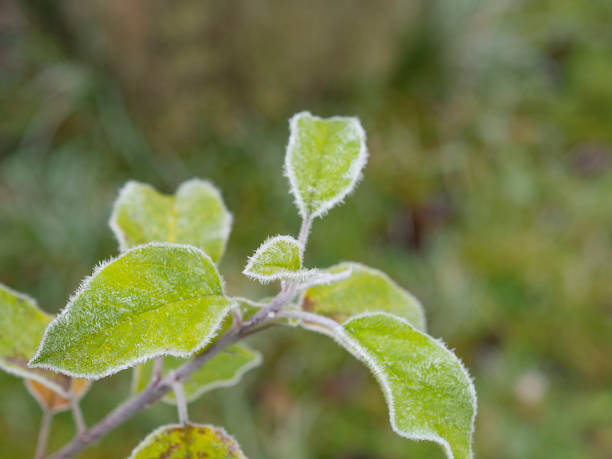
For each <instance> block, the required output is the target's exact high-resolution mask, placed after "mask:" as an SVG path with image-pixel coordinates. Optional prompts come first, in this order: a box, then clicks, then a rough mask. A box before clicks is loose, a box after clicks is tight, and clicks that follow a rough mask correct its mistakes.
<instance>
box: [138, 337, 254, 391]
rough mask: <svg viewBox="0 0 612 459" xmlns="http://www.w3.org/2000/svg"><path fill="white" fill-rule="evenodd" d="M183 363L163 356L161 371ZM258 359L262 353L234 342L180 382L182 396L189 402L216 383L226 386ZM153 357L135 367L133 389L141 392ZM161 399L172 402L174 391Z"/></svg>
mask: <svg viewBox="0 0 612 459" xmlns="http://www.w3.org/2000/svg"><path fill="white" fill-rule="evenodd" d="M184 363H185V360H184V359H180V358H177V357H166V358H164V363H163V369H162V374H164V375H166V374H168V373H169V372H170V371H172V370H175V369H177V368H178V367H180V366H181V365H182V364H184ZM260 363H261V354H260V353H259V352H257V351H254V350H253V349H251V348H249V347H248V346H246V345H244V344H234V345H232V346H229V347H228V348H226V349H224V350H223V351H222V352H220V353H219V354H217V355H216V356H215V357H213V358H212V359H211V360H210V361H208V362H206V365H203V366H202V367H200V368H199V369H198V370H196V372H195V373H192V374H191V376H190V377H189V378H188V379H187V380H185V381H184V382H183V390H184V391H185V398H186V399H187V401H188V402H192V401H194V400H196V399H198V398H199V397H200V396H201V395H203V394H205V393H206V392H209V391H211V390H213V389H217V388H219V387H229V386H233V385H235V384H237V383H238V382H239V381H240V379H241V378H242V375H244V374H245V373H246V372H247V371H249V370H251V369H252V368H255V367H256V366H258V365H259V364H260ZM152 374H153V361H148V362H146V363H143V364H141V365H138V366H137V367H136V368H134V375H133V378H134V379H133V380H132V391H133V392H134V393H136V392H140V391H141V390H143V389H144V388H145V387H147V384H149V381H150V380H151V376H152ZM163 400H164V401H165V402H167V403H175V399H174V393H173V392H169V393H168V394H167V395H166V396H165V397H164V398H163Z"/></svg>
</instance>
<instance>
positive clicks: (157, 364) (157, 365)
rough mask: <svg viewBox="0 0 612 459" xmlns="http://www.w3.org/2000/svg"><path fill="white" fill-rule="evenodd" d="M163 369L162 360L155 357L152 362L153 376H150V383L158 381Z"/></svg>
mask: <svg viewBox="0 0 612 459" xmlns="http://www.w3.org/2000/svg"><path fill="white" fill-rule="evenodd" d="M163 368H164V358H163V357H161V356H160V357H157V358H156V359H155V361H154V362H153V375H152V376H151V383H153V382H156V381H159V380H160V379H161V377H162V370H163Z"/></svg>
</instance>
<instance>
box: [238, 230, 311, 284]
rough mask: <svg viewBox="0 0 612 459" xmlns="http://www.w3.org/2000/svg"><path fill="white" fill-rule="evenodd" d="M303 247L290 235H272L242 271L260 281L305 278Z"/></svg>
mask: <svg viewBox="0 0 612 459" xmlns="http://www.w3.org/2000/svg"><path fill="white" fill-rule="evenodd" d="M302 249H303V248H302V245H301V244H300V243H299V242H298V241H297V240H295V239H294V238H292V237H290V236H275V237H272V238H270V239H268V240H267V241H265V242H264V243H263V244H262V245H261V246H260V247H259V248H258V249H257V251H256V252H255V253H254V254H253V256H252V257H250V258H249V261H248V263H247V265H246V267H245V268H244V271H242V272H243V274H245V275H246V276H248V277H251V278H253V279H257V280H258V281H260V282H270V281H273V280H279V279H283V280H284V279H300V278H303V277H304V275H305V271H304V270H302V269H301V268H302Z"/></svg>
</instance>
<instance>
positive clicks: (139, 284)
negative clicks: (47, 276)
mask: <svg viewBox="0 0 612 459" xmlns="http://www.w3.org/2000/svg"><path fill="white" fill-rule="evenodd" d="M229 307H230V301H229V300H228V299H227V298H226V297H225V296H224V293H223V284H222V280H221V277H220V276H219V273H218V272H217V268H216V266H215V264H214V263H213V262H212V260H211V259H210V257H209V256H208V255H206V254H205V253H204V252H203V251H202V250H200V249H197V248H195V247H192V246H186V245H178V244H170V243H165V244H162V243H150V244H147V245H143V246H138V247H136V248H134V249H131V250H128V251H127V252H125V253H124V254H122V255H121V256H119V257H118V258H115V259H113V260H110V261H109V262H107V263H104V264H102V265H101V266H99V267H98V268H97V269H96V270H95V271H94V273H93V275H92V276H91V277H90V278H88V279H86V280H85V281H84V282H83V283H82V284H81V286H80V288H79V289H78V290H77V292H76V293H75V294H74V296H73V297H72V299H71V300H70V302H69V303H68V305H67V306H66V308H64V310H63V311H62V313H61V314H60V315H59V316H58V317H56V318H55V319H54V320H53V321H52V322H51V323H50V324H49V326H48V327H47V330H46V331H45V336H44V338H43V340H42V343H41V345H40V347H39V348H38V351H37V353H36V355H35V356H34V358H33V359H32V360H31V361H30V365H32V366H36V367H43V368H49V369H53V370H57V371H61V372H63V373H66V374H69V375H71V376H76V377H85V378H89V379H97V378H101V377H104V376H107V375H109V374H112V373H115V372H117V371H119V370H121V369H124V368H127V367H129V366H132V365H134V364H136V363H138V362H142V361H144V360H146V359H149V358H151V357H156V356H159V355H166V354H168V355H174V356H178V357H187V356H189V355H191V354H192V353H194V352H196V351H198V350H199V349H202V348H203V347H204V346H205V345H206V344H207V343H208V342H209V341H210V340H211V339H212V338H213V337H214V336H215V334H216V332H217V330H218V328H219V326H220V324H221V322H222V321H223V319H224V318H225V316H226V315H227V313H228V311H229Z"/></svg>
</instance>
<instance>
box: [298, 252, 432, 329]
mask: <svg viewBox="0 0 612 459" xmlns="http://www.w3.org/2000/svg"><path fill="white" fill-rule="evenodd" d="M348 269H350V270H351V271H350V276H348V277H347V278H346V279H344V280H339V281H337V282H334V283H333V284H329V285H317V286H314V287H311V288H309V289H308V290H306V291H305V292H304V294H303V295H302V298H301V301H300V306H301V308H302V310H304V311H308V312H315V313H317V314H320V315H323V316H326V317H329V318H331V319H334V320H336V321H337V322H340V323H342V322H344V321H345V320H346V319H348V318H350V317H352V316H355V315H357V314H361V313H363V312H377V311H383V312H389V313H392V314H395V315H397V316H400V317H403V318H405V319H407V320H408V321H409V322H410V323H411V324H412V325H414V326H415V327H416V328H418V329H419V330H425V314H424V313H423V308H422V306H421V304H420V303H419V301H418V300H417V299H416V298H415V297H414V296H413V295H411V294H410V293H408V292H407V291H405V290H404V289H402V288H401V287H400V286H399V285H397V284H396V283H395V282H393V281H392V280H391V279H390V278H389V277H388V276H387V275H386V274H384V273H383V272H381V271H378V270H377V269H373V268H369V267H367V266H364V265H362V264H359V263H340V264H338V265H336V266H332V267H331V268H328V269H326V270H324V271H325V272H326V273H328V274H330V275H334V274H338V273H343V272H345V271H346V270H348Z"/></svg>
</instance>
